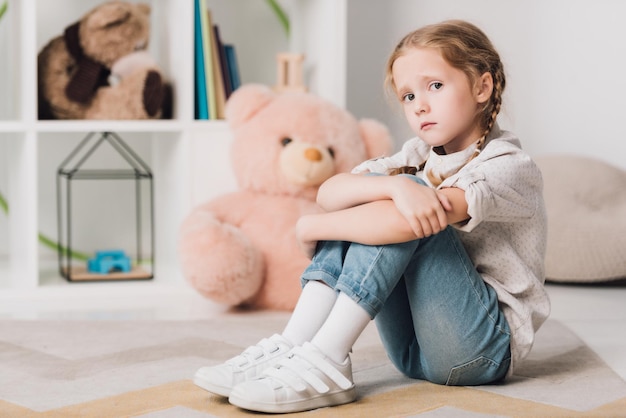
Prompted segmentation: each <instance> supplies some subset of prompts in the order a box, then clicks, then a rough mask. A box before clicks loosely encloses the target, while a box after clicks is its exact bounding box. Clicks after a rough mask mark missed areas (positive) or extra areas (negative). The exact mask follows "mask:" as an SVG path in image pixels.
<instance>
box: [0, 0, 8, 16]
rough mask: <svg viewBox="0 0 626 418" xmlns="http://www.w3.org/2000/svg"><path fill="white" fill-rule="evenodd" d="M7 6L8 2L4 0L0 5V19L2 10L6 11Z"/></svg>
mask: <svg viewBox="0 0 626 418" xmlns="http://www.w3.org/2000/svg"><path fill="white" fill-rule="evenodd" d="M8 7H9V3H8V2H6V1H5V2H4V3H2V4H1V5H0V19H2V15H3V14H4V12H6V11H7V8H8Z"/></svg>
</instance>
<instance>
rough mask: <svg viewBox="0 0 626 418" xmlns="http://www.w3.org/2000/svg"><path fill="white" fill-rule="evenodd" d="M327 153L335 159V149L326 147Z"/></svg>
mask: <svg viewBox="0 0 626 418" xmlns="http://www.w3.org/2000/svg"><path fill="white" fill-rule="evenodd" d="M328 153H329V154H330V156H331V157H332V158H335V149H334V148H333V147H328Z"/></svg>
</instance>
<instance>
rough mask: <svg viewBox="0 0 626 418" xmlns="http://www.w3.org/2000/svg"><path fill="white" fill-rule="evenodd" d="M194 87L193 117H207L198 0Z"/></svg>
mask: <svg viewBox="0 0 626 418" xmlns="http://www.w3.org/2000/svg"><path fill="white" fill-rule="evenodd" d="M194 15H195V16H194V64H195V65H194V78H195V83H196V88H195V89H194V96H195V97H194V99H195V118H196V119H208V118H209V109H208V101H207V89H206V78H205V70H204V52H203V49H204V45H203V40H202V24H201V20H200V0H195V1H194Z"/></svg>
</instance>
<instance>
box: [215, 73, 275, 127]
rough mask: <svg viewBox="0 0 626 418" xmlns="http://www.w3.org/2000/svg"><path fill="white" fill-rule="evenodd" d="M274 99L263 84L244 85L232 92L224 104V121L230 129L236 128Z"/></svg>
mask: <svg viewBox="0 0 626 418" xmlns="http://www.w3.org/2000/svg"><path fill="white" fill-rule="evenodd" d="M275 97H276V93H274V92H273V91H272V90H271V89H270V88H269V87H267V86H265V85H263V84H253V83H251V84H244V85H242V86H241V87H239V88H238V89H237V90H235V91H234V92H233V94H232V95H231V96H230V97H229V98H228V101H227V102H226V109H225V114H226V120H227V121H228V124H229V125H230V126H231V128H237V127H238V126H240V125H241V124H242V123H244V122H246V121H247V120H249V119H250V118H251V117H252V116H254V115H255V114H256V113H257V112H258V111H259V110H261V109H262V108H263V107H265V106H266V105H267V104H269V103H270V102H271V101H272V100H274V98H275Z"/></svg>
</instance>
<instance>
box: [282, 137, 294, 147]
mask: <svg viewBox="0 0 626 418" xmlns="http://www.w3.org/2000/svg"><path fill="white" fill-rule="evenodd" d="M292 141H293V140H292V139H291V138H283V139H281V140H280V143H281V145H282V146H283V147H286V146H287V145H289V144H291V142H292Z"/></svg>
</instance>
